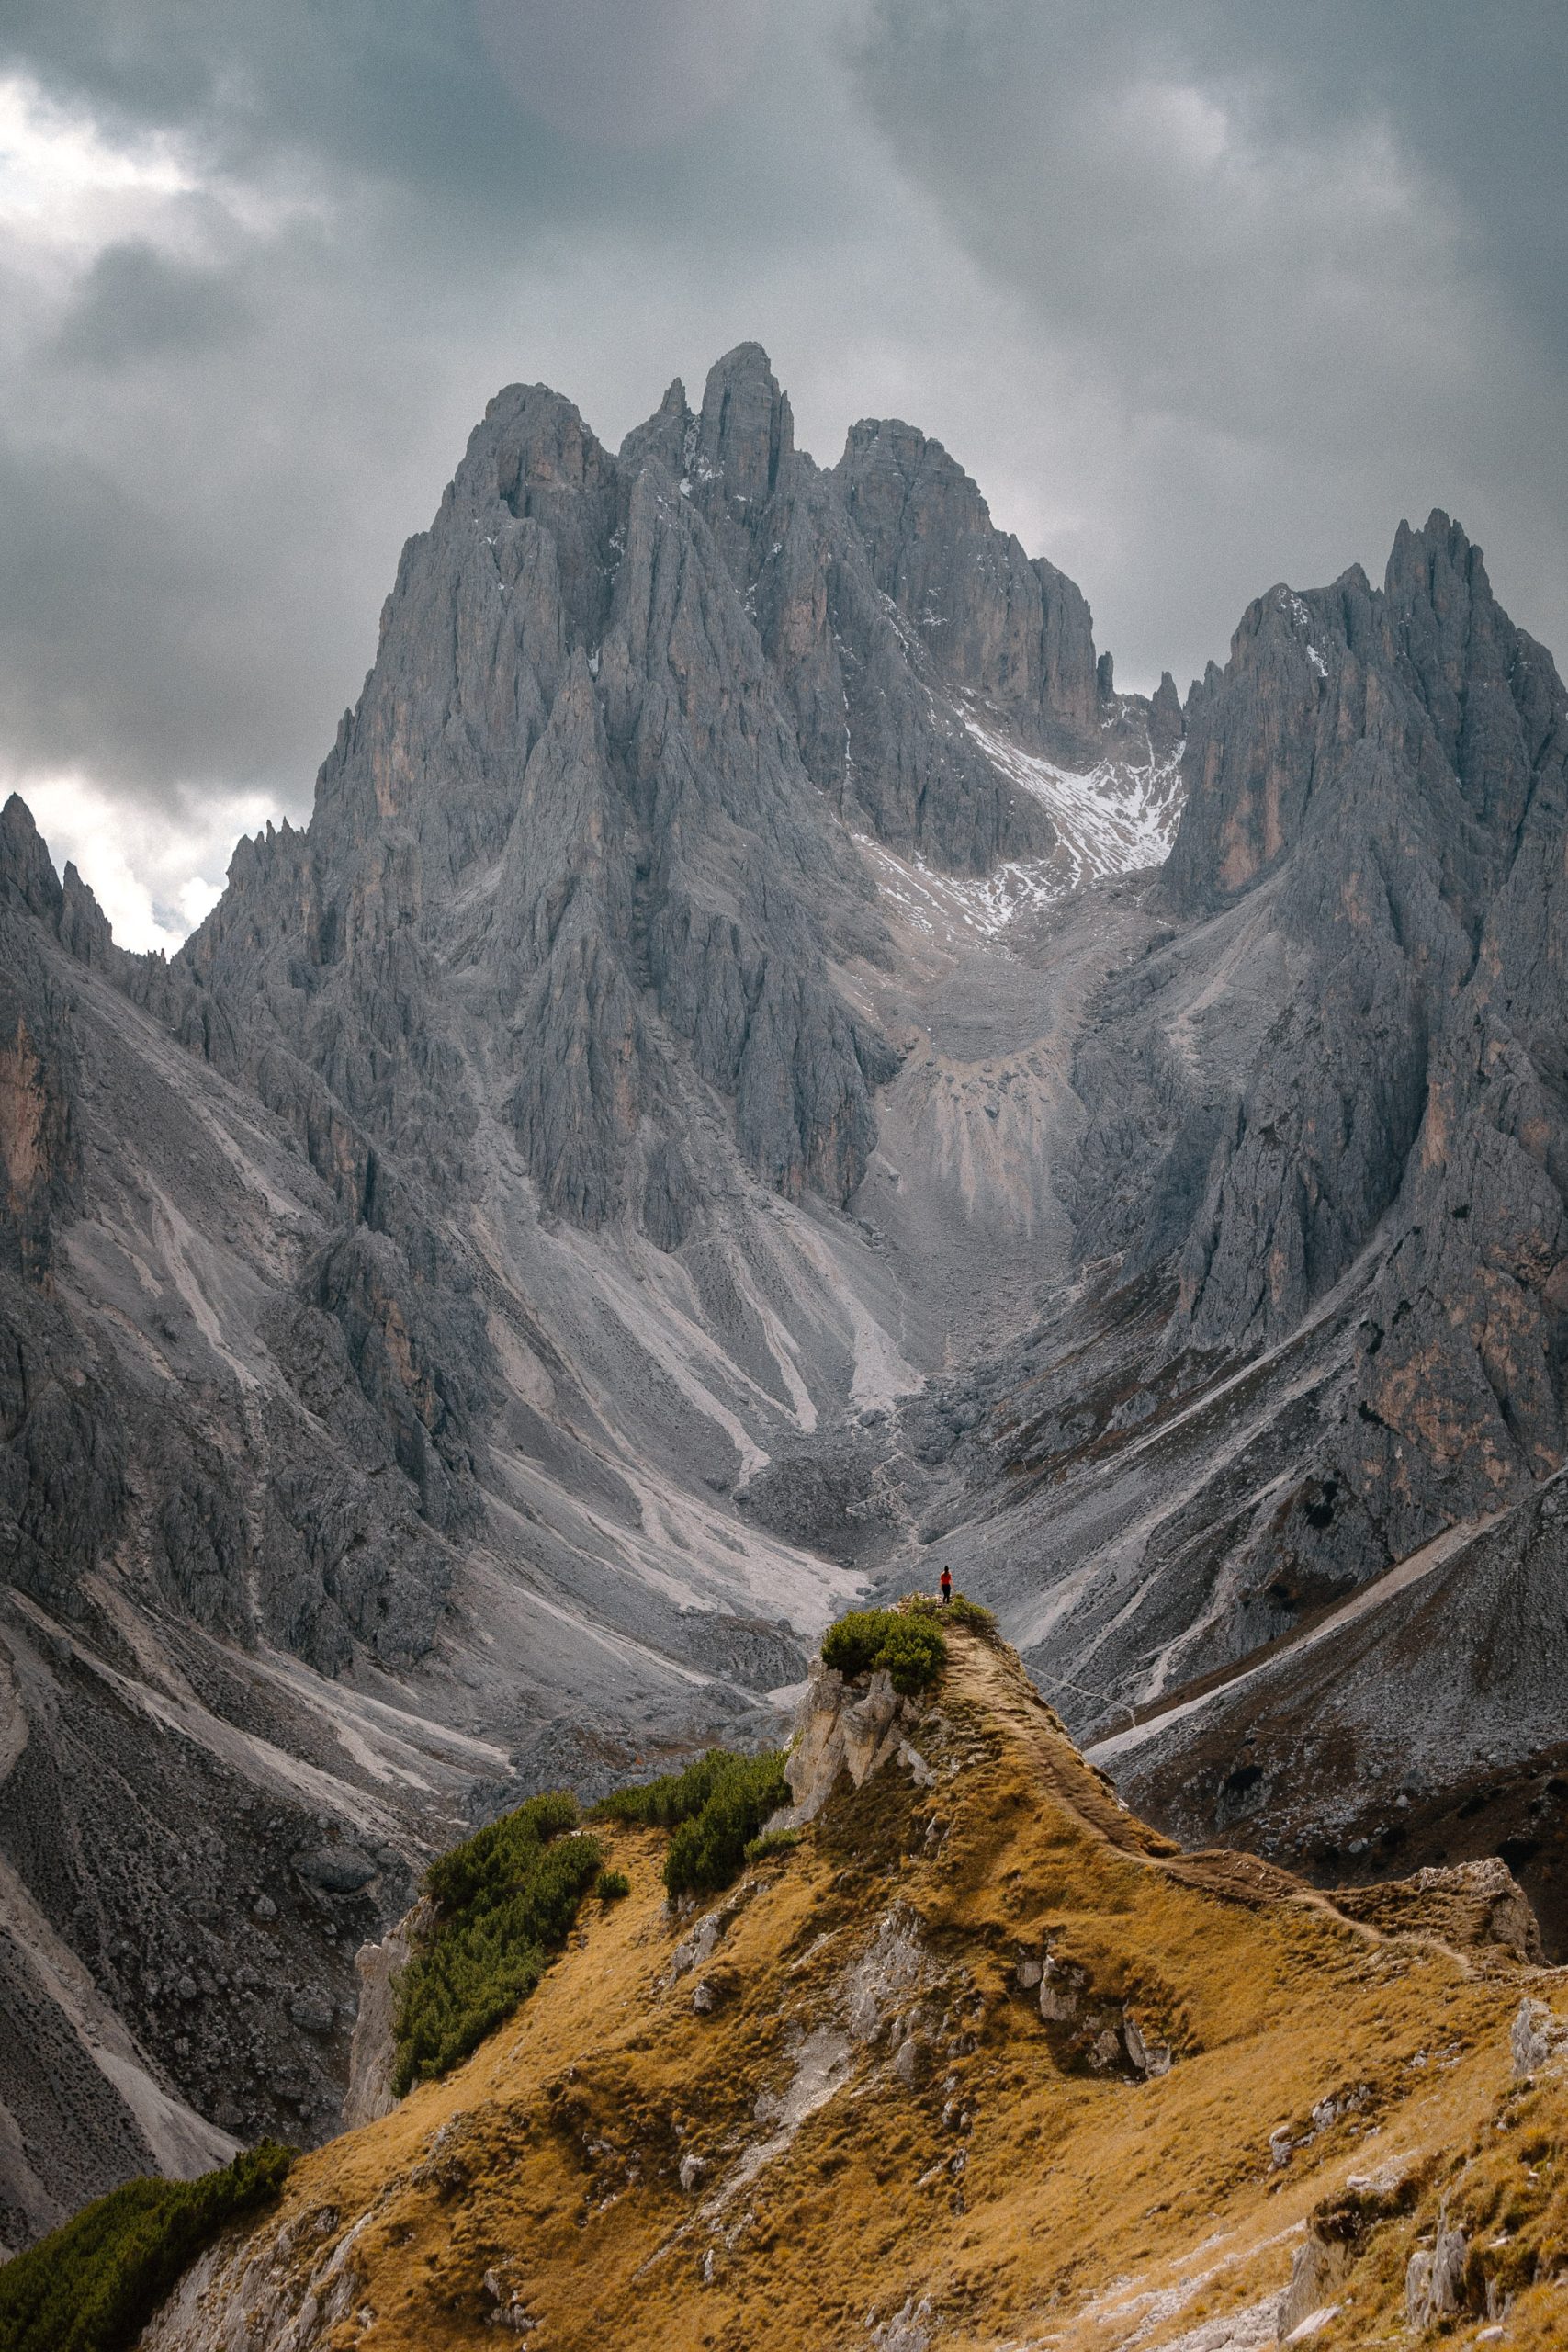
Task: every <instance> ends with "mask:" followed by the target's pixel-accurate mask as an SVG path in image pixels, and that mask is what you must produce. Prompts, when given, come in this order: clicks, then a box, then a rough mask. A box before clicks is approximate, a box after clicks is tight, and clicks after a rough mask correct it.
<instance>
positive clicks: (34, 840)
mask: <svg viewBox="0 0 1568 2352" xmlns="http://www.w3.org/2000/svg"><path fill="white" fill-rule="evenodd" d="M0 890H3V891H6V892H7V893H10V894H13V895H14V896H15V897H16V898H17V899H20V900H21V902H22V904H23V906H25V907H26V908H27V910H28V913H29V914H35V915H38V916H39V917H40V918H41V919H42V920H43V921H44V922H48V923H51V924H52V923H53V922H54V921H55V919H56V917H57V916H58V915H59V912H60V901H61V889H60V877H59V876H58V875H57V874H56V873H55V870H54V866H53V863H52V861H51V857H50V854H49V850H48V847H47V845H46V844H45V842H44V839H43V835H42V834H41V833H40V832H39V829H38V826H37V825H36V824H35V822H34V821H33V812H32V810H31V809H29V808H28V804H27V802H26V801H25V800H24V799H23V798H22V797H21V795H20V793H17V792H13V793H12V795H11V797H10V798H9V799H8V800H7V801H6V806H5V808H4V809H0Z"/></svg>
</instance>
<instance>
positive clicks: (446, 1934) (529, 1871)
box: [392, 1794, 604, 2098]
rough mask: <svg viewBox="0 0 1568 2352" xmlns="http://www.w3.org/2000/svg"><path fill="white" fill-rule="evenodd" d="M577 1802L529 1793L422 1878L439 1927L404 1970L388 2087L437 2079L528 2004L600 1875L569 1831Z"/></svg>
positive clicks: (595, 1851)
mask: <svg viewBox="0 0 1568 2352" xmlns="http://www.w3.org/2000/svg"><path fill="white" fill-rule="evenodd" d="M578 1823H579V1815H578V1809H577V1801H576V1799H575V1798H574V1797H570V1796H567V1795H565V1794H554V1795H549V1796H542V1797H530V1798H529V1800H528V1802H527V1804H520V1805H519V1806H518V1807H517V1809H516V1811H515V1812H514V1813H508V1814H503V1815H502V1817H501V1819H500V1820H499V1821H492V1822H491V1824H490V1825H489V1826H488V1827H487V1828H484V1829H481V1830H479V1831H478V1832H477V1833H476V1835H475V1836H474V1837H472V1838H465V1840H464V1841H463V1843H462V1845H460V1846H454V1847H453V1849H452V1850H451V1852H450V1853H447V1854H443V1855H442V1856H441V1859H440V1860H439V1861H435V1862H432V1864H431V1866H430V1868H429V1870H428V1871H426V1872H425V1879H424V1887H425V1893H426V1894H428V1895H429V1896H430V1898H431V1901H432V1903H433V1904H434V1907H435V1920H434V1927H433V1928H432V1929H431V1931H430V1933H429V1935H428V1936H427V1938H426V1939H425V1941H424V1944H423V1948H422V1949H421V1950H420V1951H418V1952H416V1953H415V1955H414V1957H413V1958H412V1960H411V1961H410V1962H409V1964H408V1966H407V1968H406V1969H405V1970H404V1971H403V1978H402V1983H401V1985H400V1988H399V1999H398V2018H397V2025H396V2029H395V2032H396V2040H397V2048H398V2058H397V2065H396V2068H395V2070H394V2072H393V2076H392V2086H393V2089H394V2090H395V2091H396V2093H397V2095H398V2097H399V2098H401V2097H402V2095H403V2093H404V2092H405V2091H406V2090H407V2089H409V2087H410V2086H411V2085H412V2084H414V2083H417V2082H433V2081H434V2079H435V2078H436V2077H437V2076H438V2075H445V2074H446V2073H448V2072H449V2071H450V2069H451V2068H452V2067H454V2066H456V2065H457V2064H459V2063H460V2062H461V2061H462V2060H463V2059H465V2058H467V2057H468V2055H469V2053H470V2052H472V2051H474V2050H477V2049H478V2047H479V2043H480V2042H481V2041H483V2040H484V2038H485V2036H486V2034H487V2033H491V2032H493V2031H494V2030H495V2028H496V2027H497V2026H498V2025H501V2024H502V2023H503V2022H504V2020H505V2019H506V2018H509V2017H510V2016H511V2015H512V2012H513V2009H515V2008H516V2007H517V2006H518V2004H519V2002H521V2001H525V2000H526V1999H527V1997H528V1996H529V1994H530V1993H531V1992H532V1991H533V1989H534V1987H535V1985H536V1984H537V1983H538V1981H539V1979H540V1977H541V1976H542V1975H543V1974H544V1973H545V1970H546V1968H547V1966H548V1964H549V1961H550V1956H551V1954H552V1953H553V1952H556V1951H559V1949H560V1947H561V1945H562V1944H563V1943H564V1942H565V1941H566V1938H567V1935H568V1933H569V1932H570V1928H571V1924H572V1922H573V1920H574V1919H575V1918H576V1917H577V1910H578V1905H579V1904H580V1903H581V1900H582V1897H583V1895H584V1894H586V1893H587V1892H588V1889H589V1888H590V1887H591V1886H592V1885H593V1884H594V1883H595V1881H596V1880H597V1878H598V1876H599V1871H600V1867H601V1865H602V1863H603V1861H604V1853H603V1851H602V1849H601V1848H600V1845H599V1841H598V1839H597V1838H591V1837H588V1836H586V1835H578V1836H575V1837H573V1836H570V1835H569V1834H568V1833H569V1832H570V1831H573V1830H576V1829H577V1827H578Z"/></svg>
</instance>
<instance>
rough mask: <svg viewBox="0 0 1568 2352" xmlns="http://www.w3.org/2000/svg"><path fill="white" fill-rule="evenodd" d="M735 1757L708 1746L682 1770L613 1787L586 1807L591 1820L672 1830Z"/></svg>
mask: <svg viewBox="0 0 1568 2352" xmlns="http://www.w3.org/2000/svg"><path fill="white" fill-rule="evenodd" d="M737 1761H739V1758H736V1757H735V1756H733V1755H732V1754H731V1752H730V1751H729V1749H728V1748H727V1747H710V1748H709V1749H708V1751H707V1753H706V1755H705V1756H698V1757H696V1758H694V1759H693V1761H692V1762H691V1763H690V1764H688V1765H687V1766H686V1768H685V1770H684V1771H681V1772H665V1773H663V1774H661V1775H660V1778H659V1779H658V1780H657V1781H639V1782H638V1784H637V1787H636V1788H631V1789H615V1790H614V1791H612V1792H611V1794H610V1795H609V1796H607V1797H601V1798H600V1800H599V1802H598V1804H596V1805H593V1806H592V1807H591V1808H590V1810H589V1815H588V1817H589V1819H590V1820H591V1821H625V1822H629V1823H631V1824H632V1825H633V1826H637V1827H639V1828H643V1829H673V1828H674V1827H675V1826H676V1825H677V1823H679V1822H682V1821H690V1819H691V1818H692V1815H694V1814H696V1813H701V1811H702V1809H703V1807H704V1805H705V1804H706V1803H707V1801H708V1798H709V1797H710V1796H711V1795H712V1793H713V1790H714V1784H715V1782H716V1781H717V1780H718V1778H719V1776H720V1775H721V1773H722V1772H723V1771H724V1769H725V1767H726V1766H727V1765H729V1764H733V1763H736V1762H737Z"/></svg>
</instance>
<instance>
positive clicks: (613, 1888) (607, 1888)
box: [593, 1871, 632, 1903]
mask: <svg viewBox="0 0 1568 2352" xmlns="http://www.w3.org/2000/svg"><path fill="white" fill-rule="evenodd" d="M631 1891H632V1883H631V1881H630V1879H629V1878H628V1877H627V1876H626V1872H625V1871H600V1873H599V1883H598V1885H597V1886H596V1887H595V1888H594V1890H593V1892H594V1893H595V1894H597V1896H598V1897H599V1900H600V1902H601V1903H619V1902H620V1901H621V1900H622V1898H623V1896H625V1895H627V1894H630V1893H631Z"/></svg>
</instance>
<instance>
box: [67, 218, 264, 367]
mask: <svg viewBox="0 0 1568 2352" xmlns="http://www.w3.org/2000/svg"><path fill="white" fill-rule="evenodd" d="M245 320H246V310H245V305H244V302H243V300H242V299H241V297H240V295H239V293H238V292H237V290H236V289H235V288H234V287H233V285H232V284H231V281H230V279H229V277H228V276H227V275H226V273H225V272H224V271H222V270H220V269H212V268H203V267H200V266H193V265H192V264H190V263H188V262H179V261H175V260H172V259H170V258H169V257H168V256H167V255H166V254H161V253H160V252H159V251H158V249H157V247H156V246H155V245H152V244H149V243H146V242H145V240H143V239H131V240H130V242H129V243H125V244H119V245H106V246H105V248H104V250H103V252H102V253H101V254H99V255H98V257H97V259H96V261H95V262H94V263H93V265H92V266H91V268H90V269H89V270H88V271H87V273H86V275H85V277H84V278H83V280H82V282H81V285H80V287H79V288H77V290H76V292H75V294H74V296H73V299H72V301H71V306H70V308H69V309H68V311H66V314H65V318H64V321H63V322H62V326H61V329H60V334H59V336H58V338H57V340H56V343H55V356H56V357H57V358H59V359H62V360H63V361H64V362H65V363H66V364H67V365H68V366H69V365H71V364H72V363H73V362H76V361H80V362H82V363H83V364H84V365H85V366H87V367H89V368H121V367H125V366H127V365H129V364H130V362H132V361H134V360H137V359H141V358H146V357H147V356H150V355H152V354H153V353H160V354H161V353H164V352H170V353H190V352H195V351H200V350H205V349H208V348H210V347H211V346H213V345H221V344H226V343H231V342H232V341H233V340H234V339H235V338H236V336H238V335H239V334H241V332H242V331H243V327H244V324H245Z"/></svg>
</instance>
